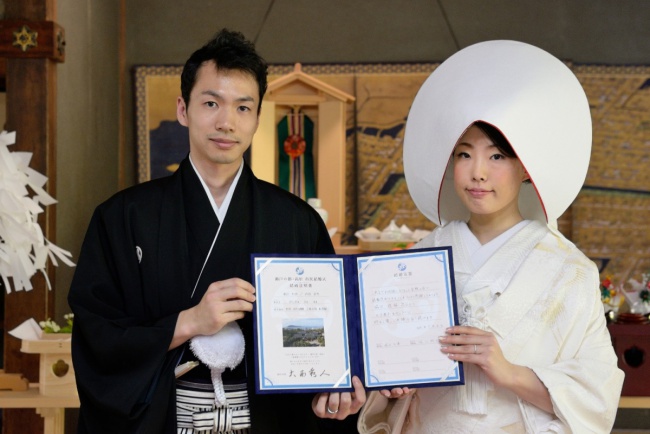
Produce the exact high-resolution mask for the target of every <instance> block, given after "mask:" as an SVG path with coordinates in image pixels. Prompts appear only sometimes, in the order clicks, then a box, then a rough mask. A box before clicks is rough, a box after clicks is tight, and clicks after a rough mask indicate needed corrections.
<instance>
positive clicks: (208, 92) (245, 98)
mask: <svg viewBox="0 0 650 434" xmlns="http://www.w3.org/2000/svg"><path fill="white" fill-rule="evenodd" d="M201 95H210V96H213V97H215V98H219V99H222V98H223V97H222V96H221V94H220V93H219V92H216V91H214V90H204V91H203V92H201ZM235 101H239V102H249V101H250V102H255V98H253V97H252V96H248V95H247V96H242V97H239V98H237V99H236V100H235Z"/></svg>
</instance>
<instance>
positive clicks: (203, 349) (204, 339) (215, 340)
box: [190, 322, 244, 407]
mask: <svg viewBox="0 0 650 434" xmlns="http://www.w3.org/2000/svg"><path fill="white" fill-rule="evenodd" d="M190 349H191V350H192V352H193V353H194V355H195V356H196V357H198V359H199V360H201V361H202V362H203V363H205V364H206V366H208V367H209V368H210V372H211V374H212V385H213V387H214V400H215V403H216V404H217V407H222V406H225V405H226V392H225V390H224V388H223V381H222V379H221V374H222V373H223V372H224V371H225V370H226V368H230V369H234V368H235V367H236V366H237V365H239V364H240V363H241V361H242V359H243V358H244V335H243V334H242V331H241V329H240V328H239V325H238V324H237V323H236V322H230V323H228V324H227V325H226V326H224V327H223V328H222V329H221V330H219V331H218V332H217V333H215V334H214V335H212V336H195V337H194V338H192V340H191V342H190Z"/></svg>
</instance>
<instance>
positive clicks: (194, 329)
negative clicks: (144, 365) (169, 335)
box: [169, 277, 255, 350]
mask: <svg viewBox="0 0 650 434" xmlns="http://www.w3.org/2000/svg"><path fill="white" fill-rule="evenodd" d="M254 301H255V288H253V285H251V284H250V283H248V282H246V281H245V280H242V279H239V278H236V277H235V278H232V279H228V280H222V281H219V282H214V283H212V284H211V285H210V286H209V287H208V289H207V291H206V292H205V294H204V295H203V298H201V301H200V302H199V304H197V305H196V306H194V307H192V308H190V309H187V310H184V311H181V313H180V314H179V315H178V321H177V322H176V329H175V330H174V338H173V339H172V342H171V344H170V346H169V349H170V350H171V349H173V348H176V347H178V346H179V345H181V344H183V343H184V342H186V341H188V340H189V339H191V338H193V337H194V336H198V335H205V336H209V335H213V334H215V333H217V332H218V331H219V330H221V329H222V328H223V327H224V326H225V325H226V324H228V323H230V322H232V321H236V320H238V319H241V318H243V317H244V314H245V313H246V312H251V311H252V310H253V302H254Z"/></svg>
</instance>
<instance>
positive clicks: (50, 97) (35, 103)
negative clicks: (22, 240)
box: [0, 0, 65, 434]
mask: <svg viewBox="0 0 650 434" xmlns="http://www.w3.org/2000/svg"><path fill="white" fill-rule="evenodd" d="M4 3H5V17H4V18H5V19H4V20H3V21H0V57H5V58H6V59H7V61H6V64H7V66H6V88H7V122H6V125H4V129H5V130H7V131H16V144H15V145H13V146H12V150H13V151H28V152H32V153H33V156H32V160H31V163H30V167H32V168H33V169H35V170H37V171H38V172H40V173H42V174H44V175H45V176H47V177H48V182H47V185H46V186H45V187H46V189H47V191H48V192H49V193H50V194H51V195H52V196H56V146H55V143H56V62H61V61H63V56H64V52H63V48H64V45H65V40H64V36H63V30H62V29H61V28H60V27H59V26H57V25H56V24H55V23H54V18H55V0H5V2H4ZM16 32H18V33H16ZM39 223H40V224H41V227H42V228H43V233H44V235H45V237H46V238H48V239H49V240H51V241H52V242H55V239H56V234H55V223H56V221H55V210H54V207H53V206H49V207H47V208H46V210H45V212H44V213H43V214H42V215H41V216H40V218H39ZM48 276H49V279H50V281H51V282H54V271H53V267H51V266H50V267H49V268H48ZM32 284H33V286H34V289H33V290H32V291H30V292H25V291H20V292H12V293H11V294H8V295H6V296H5V309H4V329H5V331H7V330H11V329H12V328H14V327H16V326H17V325H19V324H20V323H22V322H23V321H24V320H26V319H29V318H32V317H33V318H34V319H36V320H42V319H46V318H48V317H54V291H49V290H48V289H47V286H46V283H45V279H44V277H43V276H42V275H41V274H40V273H39V274H36V275H35V276H34V277H33V279H32ZM38 362H39V360H38V355H35V354H25V353H22V352H20V341H19V340H18V339H15V338H13V337H10V336H8V335H7V334H6V333H5V342H4V369H5V371H6V372H10V373H16V372H20V373H22V374H24V375H25V376H26V377H27V378H28V379H29V381H30V382H38ZM2 432H3V433H4V434H13V433H39V432H43V419H42V418H41V416H39V415H38V414H36V412H34V410H33V409H15V410H5V411H4V415H3V421H2Z"/></svg>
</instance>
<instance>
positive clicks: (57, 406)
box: [0, 384, 79, 434]
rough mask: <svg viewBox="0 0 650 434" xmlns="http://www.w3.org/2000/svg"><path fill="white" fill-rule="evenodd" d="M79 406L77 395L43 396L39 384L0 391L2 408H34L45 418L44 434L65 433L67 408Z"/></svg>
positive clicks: (0, 405) (0, 406)
mask: <svg viewBox="0 0 650 434" xmlns="http://www.w3.org/2000/svg"><path fill="white" fill-rule="evenodd" d="M78 407H79V398H78V397H77V396H43V395H42V394H41V393H40V392H39V385H38V384H30V385H29V388H28V389H27V390H24V391H19V392H7V391H0V408H33V409H34V410H36V413H37V414H40V415H41V417H42V418H43V425H44V426H43V433H44V434H65V409H66V408H78Z"/></svg>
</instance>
